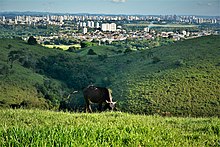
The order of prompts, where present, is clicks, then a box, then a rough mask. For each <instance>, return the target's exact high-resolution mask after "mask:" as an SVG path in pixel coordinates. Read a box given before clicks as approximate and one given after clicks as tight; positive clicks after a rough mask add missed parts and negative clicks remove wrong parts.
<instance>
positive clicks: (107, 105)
mask: <svg viewBox="0 0 220 147" xmlns="http://www.w3.org/2000/svg"><path fill="white" fill-rule="evenodd" d="M107 108H109V104H107V103H106V104H105V106H104V108H103V111H105V110H106V109H107Z"/></svg>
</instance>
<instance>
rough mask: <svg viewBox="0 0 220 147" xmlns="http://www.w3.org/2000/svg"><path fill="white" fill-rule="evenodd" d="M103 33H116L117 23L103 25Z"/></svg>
mask: <svg viewBox="0 0 220 147" xmlns="http://www.w3.org/2000/svg"><path fill="white" fill-rule="evenodd" d="M101 29H102V31H104V32H105V31H111V32H114V31H116V29H117V25H116V24H115V23H111V24H109V23H103V24H102V27H101Z"/></svg>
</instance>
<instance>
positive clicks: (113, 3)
mask: <svg viewBox="0 0 220 147" xmlns="http://www.w3.org/2000/svg"><path fill="white" fill-rule="evenodd" d="M10 11H17V12H24V11H32V12H51V13H90V14H126V15H134V14H135V15H136V14H138V15H172V14H176V15H203V16H220V1H219V0H178V1H175V0H166V1H165V0H37V1H36V0H35V1H34V0H19V1H16V0H0V12H10Z"/></svg>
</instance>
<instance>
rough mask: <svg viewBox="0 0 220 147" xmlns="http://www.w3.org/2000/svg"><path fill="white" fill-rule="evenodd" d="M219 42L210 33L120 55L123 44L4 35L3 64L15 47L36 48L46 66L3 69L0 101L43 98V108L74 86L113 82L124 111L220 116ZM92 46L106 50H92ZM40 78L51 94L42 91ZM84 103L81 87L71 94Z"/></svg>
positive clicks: (74, 102) (75, 104)
mask: <svg viewBox="0 0 220 147" xmlns="http://www.w3.org/2000/svg"><path fill="white" fill-rule="evenodd" d="M219 42H220V37H219V36H206V37H201V38H196V39H190V40H184V41H179V42H176V43H174V44H171V45H169V46H161V47H157V48H153V49H150V50H144V51H133V52H130V53H126V54H124V53H120V54H118V55H117V56H115V55H114V54H115V52H117V51H118V50H123V49H120V48H115V47H109V46H95V47H88V48H84V49H81V50H79V52H73V53H70V52H64V51H61V50H56V49H47V48H45V47H42V46H39V45H37V46H30V45H28V44H27V43H25V42H23V41H21V40H16V39H1V40H0V49H1V54H0V66H2V65H7V66H9V64H8V63H7V60H8V57H7V56H8V53H9V52H10V51H13V50H23V51H25V53H26V55H27V56H29V54H31V55H32V56H31V58H29V59H32V60H33V61H34V62H35V61H36V62H39V61H41V62H40V65H44V66H41V67H39V66H35V68H34V69H32V68H26V67H24V66H22V64H21V63H20V62H19V61H15V62H14V64H13V68H12V69H11V70H10V72H11V73H10V74H9V75H8V77H5V75H0V84H1V85H0V86H1V87H0V105H4V106H6V107H8V105H10V104H12V103H20V102H22V101H23V100H24V99H25V100H31V101H32V100H33V103H34V104H33V105H37V104H36V101H38V100H40V101H39V103H40V104H41V102H42V105H43V106H42V107H43V108H44V107H45V102H46V103H47V104H48V105H50V103H51V102H52V103H55V104H56V106H55V107H56V108H57V105H58V104H59V101H60V100H62V99H64V98H66V97H67V96H68V94H69V93H70V91H72V90H75V89H77V88H78V89H77V90H79V91H80V88H82V87H86V86H87V84H91V83H92V84H94V85H98V86H105V87H108V88H111V89H112V91H113V93H112V95H113V100H115V101H117V107H118V108H119V110H121V111H123V112H132V113H139V114H156V113H157V114H161V115H163V114H164V113H166V112H167V113H169V114H170V115H172V116H195V117H198V116H206V117H208V116H218V117H219V116H220V99H219V97H220V90H219V89H220V66H219V65H220V60H219V59H220V44H219ZM9 44H11V45H12V47H11V49H8V45H9ZM89 49H93V50H94V52H96V53H97V54H98V55H105V54H107V56H101V57H100V56H98V55H94V56H88V55H87V52H88V50H89ZM42 58H43V59H47V60H42ZM155 59H159V62H155ZM0 68H1V67H0ZM48 81H49V82H48ZM48 83H49V84H48ZM36 84H40V85H41V88H42V87H43V89H44V91H46V92H47V93H49V97H48V95H47V93H46V94H44V95H43V94H42V93H41V92H38V90H39V89H37V88H36ZM67 84H69V87H67ZM42 99H46V101H44V102H43V101H41V100H42ZM37 106H38V105H37ZM83 106H84V101H83V96H82V93H79V94H75V95H71V97H70V107H72V108H73V109H74V110H78V111H79V110H82V107H83Z"/></svg>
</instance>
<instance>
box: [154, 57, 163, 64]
mask: <svg viewBox="0 0 220 147" xmlns="http://www.w3.org/2000/svg"><path fill="white" fill-rule="evenodd" d="M152 60H153V61H152V63H154V64H155V63H158V62H160V61H161V60H160V58H159V57H153V58H152Z"/></svg>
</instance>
